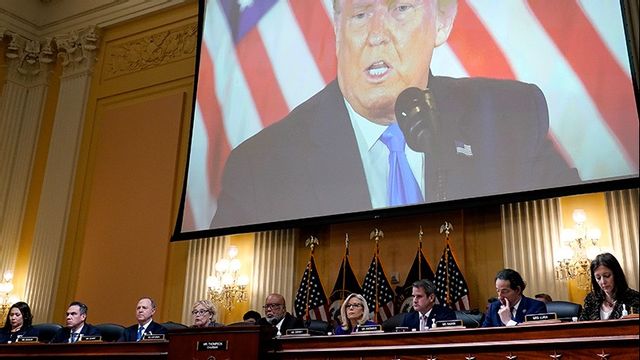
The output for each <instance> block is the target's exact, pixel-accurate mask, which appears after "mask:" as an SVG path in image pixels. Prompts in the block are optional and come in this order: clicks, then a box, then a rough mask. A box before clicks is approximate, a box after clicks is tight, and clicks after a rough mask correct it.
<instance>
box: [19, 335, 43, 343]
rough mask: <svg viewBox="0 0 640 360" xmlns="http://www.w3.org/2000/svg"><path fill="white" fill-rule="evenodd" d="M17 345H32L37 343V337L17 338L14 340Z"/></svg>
mask: <svg viewBox="0 0 640 360" xmlns="http://www.w3.org/2000/svg"><path fill="white" fill-rule="evenodd" d="M16 342H17V343H32V342H38V337H37V336H20V337H19V338H17V339H16Z"/></svg>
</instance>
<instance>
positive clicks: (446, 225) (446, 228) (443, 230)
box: [440, 221, 453, 237]
mask: <svg viewBox="0 0 640 360" xmlns="http://www.w3.org/2000/svg"><path fill="white" fill-rule="evenodd" d="M451 230H453V225H451V223H450V222H448V221H445V222H444V224H442V226H440V234H442V233H445V235H446V236H447V237H449V234H450V233H451Z"/></svg>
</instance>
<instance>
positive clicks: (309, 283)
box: [295, 254, 329, 321]
mask: <svg viewBox="0 0 640 360" xmlns="http://www.w3.org/2000/svg"><path fill="white" fill-rule="evenodd" d="M295 309H296V317H299V318H302V319H304V320H308V319H311V320H323V321H328V320H329V315H328V314H329V304H328V302H327V295H326V294H325V292H324V288H323V287H322V283H321V282H320V277H319V276H318V270H316V261H315V258H314V257H313V254H311V258H310V259H309V262H308V263H307V267H306V268H305V270H304V274H302V280H301V281H300V287H299V288H298V292H297V293H296V301H295Z"/></svg>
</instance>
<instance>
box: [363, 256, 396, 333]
mask: <svg viewBox="0 0 640 360" xmlns="http://www.w3.org/2000/svg"><path fill="white" fill-rule="evenodd" d="M376 248H377V246H376ZM362 296H363V297H364V298H365V300H367V305H369V310H370V311H371V313H372V316H371V318H372V319H374V321H376V322H378V323H382V322H383V321H385V320H387V319H388V318H390V317H392V316H393V314H395V310H394V306H393V290H391V284H390V283H389V280H388V279H387V275H385V273H384V269H383V268H382V263H381V262H380V257H379V256H378V251H377V249H376V253H375V254H374V255H373V259H372V260H371V265H369V270H368V271H367V274H366V275H365V276H364V281H363V282H362Z"/></svg>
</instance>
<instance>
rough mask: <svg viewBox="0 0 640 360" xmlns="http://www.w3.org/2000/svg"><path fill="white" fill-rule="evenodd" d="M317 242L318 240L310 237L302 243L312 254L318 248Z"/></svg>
mask: <svg viewBox="0 0 640 360" xmlns="http://www.w3.org/2000/svg"><path fill="white" fill-rule="evenodd" d="M318 244H319V242H318V238H317V237H315V236H313V235H311V236H309V237H308V238H307V240H306V241H305V242H304V246H306V247H310V248H311V252H312V253H313V249H314V248H315V247H316V246H318Z"/></svg>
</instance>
